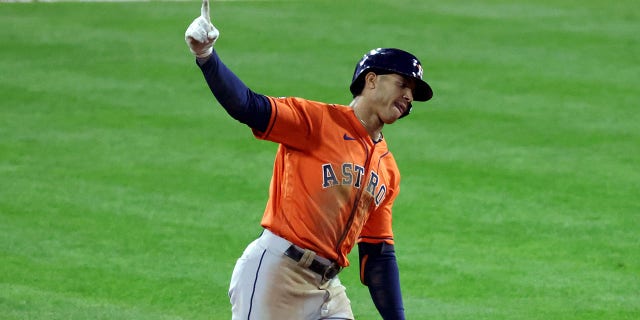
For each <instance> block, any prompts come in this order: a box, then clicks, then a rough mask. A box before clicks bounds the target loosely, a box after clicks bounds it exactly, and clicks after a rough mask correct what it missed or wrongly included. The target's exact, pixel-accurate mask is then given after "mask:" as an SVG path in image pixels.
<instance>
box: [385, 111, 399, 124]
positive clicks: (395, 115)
mask: <svg viewBox="0 0 640 320" xmlns="http://www.w3.org/2000/svg"><path fill="white" fill-rule="evenodd" d="M400 117H402V113H400V111H399V110H398V109H396V108H393V109H392V111H391V112H389V114H387V115H386V117H384V118H382V119H381V120H382V122H384V124H392V123H394V122H396V121H397V120H398V119H400Z"/></svg>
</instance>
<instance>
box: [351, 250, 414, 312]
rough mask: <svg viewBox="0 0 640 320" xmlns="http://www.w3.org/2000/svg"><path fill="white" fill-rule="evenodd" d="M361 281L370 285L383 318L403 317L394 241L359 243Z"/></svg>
mask: <svg viewBox="0 0 640 320" xmlns="http://www.w3.org/2000/svg"><path fill="white" fill-rule="evenodd" d="M358 249H359V255H360V268H362V269H364V270H361V271H362V273H361V274H362V279H361V280H362V283H363V284H364V285H366V286H367V287H369V294H370V295H371V299H372V300H373V304H374V305H375V306H376V309H378V312H379V313H380V315H381V316H382V318H383V319H385V320H387V319H393V320H403V319H405V316H404V306H403V303H402V293H401V291H400V273H399V271H398V263H397V261H396V255H395V250H394V247H393V245H390V244H387V243H377V244H372V243H364V242H362V243H359V244H358Z"/></svg>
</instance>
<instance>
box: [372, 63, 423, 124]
mask: <svg viewBox="0 0 640 320" xmlns="http://www.w3.org/2000/svg"><path fill="white" fill-rule="evenodd" d="M376 80H377V81H378V86H377V87H376V97H377V99H378V102H379V104H378V107H377V110H376V113H377V115H378V118H380V120H382V122H384V123H386V124H390V123H394V122H395V121H396V120H398V118H400V117H401V116H402V115H403V114H404V113H405V112H406V111H407V109H409V107H410V105H411V102H412V101H413V90H414V89H415V87H416V84H415V81H414V80H413V79H411V78H405V77H403V76H401V75H398V74H385V75H378V77H377V79H376Z"/></svg>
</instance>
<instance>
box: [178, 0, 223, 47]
mask: <svg viewBox="0 0 640 320" xmlns="http://www.w3.org/2000/svg"><path fill="white" fill-rule="evenodd" d="M218 37H220V32H219V31H218V29H216V27H214V26H213V24H211V18H210V17H209V0H203V1H202V9H201V11H200V16H199V17H197V18H195V20H193V22H191V24H190V25H189V27H188V28H187V31H186V32H185V33H184V40H185V41H186V42H187V45H188V46H189V50H190V51H191V53H193V54H194V55H195V56H196V57H198V58H206V57H208V56H210V55H211V52H212V51H213V44H214V43H216V40H218Z"/></svg>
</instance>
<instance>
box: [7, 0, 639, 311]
mask: <svg viewBox="0 0 640 320" xmlns="http://www.w3.org/2000/svg"><path fill="white" fill-rule="evenodd" d="M199 10H200V2H198V1H193V2H151V3H0V44H1V49H0V319H3V320H4V319H32V320H36V319H47V320H49V319H136V320H137V319H154V320H156V319H229V318H230V304H229V301H228V297H227V288H228V281H229V278H230V276H231V271H232V269H233V265H234V263H235V259H236V258H237V257H238V256H239V255H240V254H241V252H242V250H243V249H244V247H245V246H246V245H247V244H248V243H249V242H250V241H251V240H252V239H253V238H255V237H256V236H257V235H258V233H259V232H260V227H259V221H260V218H261V213H262V210H263V208H264V204H265V201H266V198H267V190H268V183H269V178H270V175H271V165H272V161H273V157H274V154H275V149H276V146H275V145H273V144H271V143H268V142H262V141H257V140H255V139H253V138H252V135H251V132H250V131H249V130H248V129H247V128H246V127H244V126H243V125H241V124H239V123H237V122H235V121H234V120H232V119H231V118H229V117H228V116H227V115H226V113H225V112H224V111H222V110H221V108H220V107H219V105H218V104H217V102H215V100H214V99H213V96H212V95H211V93H210V92H209V90H208V88H207V87H206V84H205V83H204V81H203V78H202V75H201V73H200V71H199V69H198V68H197V66H196V65H195V63H194V60H193V58H192V56H191V54H190V53H189V51H188V49H187V47H186V45H185V43H184V39H183V37H184V31H185V29H186V27H187V26H188V24H189V23H190V22H191V20H192V19H193V18H195V17H196V16H197V15H198V14H199ZM211 13H212V19H213V20H214V23H215V24H216V25H217V27H218V28H219V29H220V31H221V37H220V40H219V41H218V43H217V44H216V47H217V50H218V52H219V54H220V56H221V57H222V59H223V60H224V61H225V62H226V63H227V65H228V66H230V67H231V68H232V69H233V70H234V71H235V72H236V73H237V74H238V75H239V76H240V77H241V78H242V79H243V80H244V81H245V82H246V83H247V84H248V85H249V86H250V87H252V88H253V89H255V90H256V91H259V92H262V93H265V94H269V95H273V96H290V95H293V96H301V97H305V98H309V99H313V100H321V101H328V102H335V103H342V104H348V103H349V102H350V95H349V91H348V85H349V83H350V80H351V79H350V77H351V75H352V72H353V68H354V66H355V63H356V62H357V60H358V59H359V58H360V57H361V56H362V54H364V53H365V52H366V51H368V50H369V49H371V48H375V47H399V48H403V49H406V50H408V51H411V52H413V53H415V54H416V55H417V56H418V57H420V58H421V60H422V61H423V64H424V67H425V75H426V79H428V81H429V82H430V83H431V84H432V86H433V88H434V91H435V97H434V99H433V100H432V101H430V102H428V103H424V104H421V103H416V104H415V107H414V112H413V114H412V115H411V116H409V117H408V118H406V119H403V120H401V121H399V122H398V123H396V124H395V125H392V126H388V127H386V128H385V136H386V138H387V140H388V141H389V145H390V148H391V149H392V150H393V152H394V154H395V157H396V159H397V161H398V163H399V166H400V169H401V170H402V173H403V181H402V193H401V195H400V196H399V198H398V200H397V204H396V208H395V215H394V217H395V219H394V230H395V233H396V242H397V256H398V259H399V264H400V269H401V277H402V287H403V294H404V300H405V307H406V311H407V316H408V318H409V319H468V320H476V319H491V320H494V319H510V320H511V319H563V320H564V319H576V320H577V319H580V320H583V319H607V320H609V319H640V249H639V248H640V200H639V197H640V161H639V160H640V116H639V115H638V114H639V112H638V111H639V105H638V104H639V103H640V89H639V88H640V76H639V75H640V38H639V37H638V30H640V6H639V5H638V3H637V2H636V1H631V0H621V1H609V2H606V3H604V1H595V0H588V1H573V0H541V1H525V0H509V1H507V0H482V1H470V0H465V1H434V0H427V1H408V0H394V1H386V0H366V1H365V0H357V1H355V0H350V1H329V0H327V1H225V2H216V1H214V2H213V3H212V9H211ZM350 257H351V259H352V262H353V267H351V268H348V269H347V270H345V271H344V273H343V274H342V276H341V278H342V280H343V282H344V283H345V285H346V286H347V288H348V291H347V292H348V294H349V297H350V298H351V300H352V304H353V309H354V312H355V314H356V317H357V319H378V318H379V316H378V315H377V312H376V311H375V308H374V307H373V304H372V303H371V300H370V298H369V296H368V292H367V289H366V288H365V287H363V286H362V285H360V284H359V281H358V269H357V255H356V252H355V251H354V252H353V253H352V255H351V256H350Z"/></svg>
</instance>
